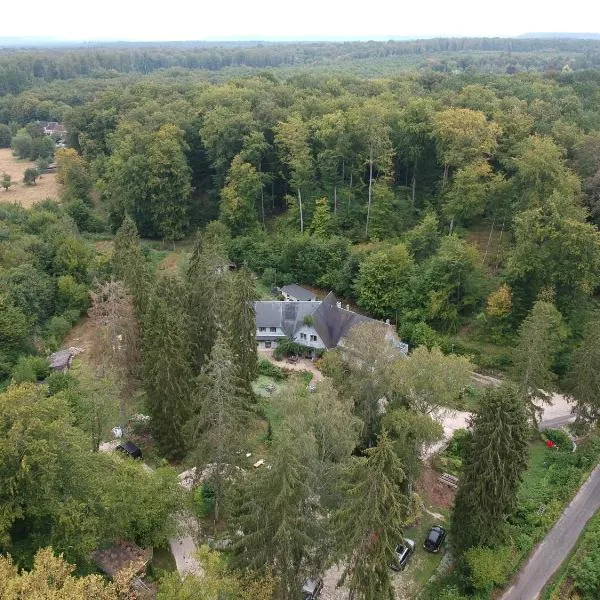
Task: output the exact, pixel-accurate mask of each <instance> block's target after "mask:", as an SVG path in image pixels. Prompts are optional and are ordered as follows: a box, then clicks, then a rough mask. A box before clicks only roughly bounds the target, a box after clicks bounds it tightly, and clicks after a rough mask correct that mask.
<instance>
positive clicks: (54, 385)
mask: <svg viewBox="0 0 600 600" xmlns="http://www.w3.org/2000/svg"><path fill="white" fill-rule="evenodd" d="M46 385H47V386H48V394H49V395H50V396H54V395H56V394H58V393H59V392H62V391H64V390H67V389H69V388H71V387H72V386H74V385H75V378H74V377H73V375H71V374H70V373H64V372H61V371H54V372H53V373H50V375H49V376H48V377H47V379H46Z"/></svg>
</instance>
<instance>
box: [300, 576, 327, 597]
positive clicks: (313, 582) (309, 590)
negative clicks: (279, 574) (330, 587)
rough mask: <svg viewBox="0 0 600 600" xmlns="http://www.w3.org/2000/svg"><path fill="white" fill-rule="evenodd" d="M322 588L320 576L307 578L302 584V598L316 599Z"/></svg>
mask: <svg viewBox="0 0 600 600" xmlns="http://www.w3.org/2000/svg"><path fill="white" fill-rule="evenodd" d="M322 589H323V580H322V579H321V578H320V577H317V578H316V579H307V580H306V581H305V582H304V585H303V586H302V599H303V600H316V599H317V598H318V597H319V594H320V593H321V590H322Z"/></svg>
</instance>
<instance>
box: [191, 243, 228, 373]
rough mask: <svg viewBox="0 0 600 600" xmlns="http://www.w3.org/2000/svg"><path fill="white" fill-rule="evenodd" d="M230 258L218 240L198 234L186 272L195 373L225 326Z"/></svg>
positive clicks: (192, 363)
mask: <svg viewBox="0 0 600 600" xmlns="http://www.w3.org/2000/svg"><path fill="white" fill-rule="evenodd" d="M227 262H228V261H227V259H226V257H225V256H224V254H223V249H222V247H221V246H220V245H219V244H218V243H217V241H213V240H211V239H209V238H207V237H205V238H204V239H203V238H202V237H200V236H199V237H198V239H197V241H196V245H195V246H194V250H193V251H192V256H191V258H190V263H189V266H188V269H187V273H186V310H187V313H188V316H189V330H188V335H189V345H190V360H191V368H192V373H193V375H194V376H196V375H198V374H199V373H200V371H201V369H202V365H204V363H205V362H206V361H207V360H208V357H209V356H210V353H211V350H212V347H213V344H214V342H215V338H216V336H217V331H218V330H219V328H220V327H221V326H222V321H223V313H224V312H226V306H227V303H226V296H227V288H228V285H227V282H228V279H229V277H230V274H229V272H228V270H227V268H226V265H227Z"/></svg>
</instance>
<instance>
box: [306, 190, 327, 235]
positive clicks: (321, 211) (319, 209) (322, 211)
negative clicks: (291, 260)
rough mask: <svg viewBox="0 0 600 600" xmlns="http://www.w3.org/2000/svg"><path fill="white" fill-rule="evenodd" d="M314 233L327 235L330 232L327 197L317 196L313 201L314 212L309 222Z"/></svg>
mask: <svg viewBox="0 0 600 600" xmlns="http://www.w3.org/2000/svg"><path fill="white" fill-rule="evenodd" d="M310 229H311V232H312V233H313V234H314V235H320V236H322V237H327V236H328V235H329V234H330V233H331V212H330V211H329V202H328V200H327V198H319V199H318V200H317V201H316V202H315V212H314V214H313V218H312V221H311V224H310Z"/></svg>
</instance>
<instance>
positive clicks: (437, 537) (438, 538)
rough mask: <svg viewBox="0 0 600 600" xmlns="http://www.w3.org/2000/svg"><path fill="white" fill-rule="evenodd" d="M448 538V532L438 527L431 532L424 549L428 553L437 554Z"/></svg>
mask: <svg viewBox="0 0 600 600" xmlns="http://www.w3.org/2000/svg"><path fill="white" fill-rule="evenodd" d="M445 538H446V530H445V529H444V528H443V527H442V526H441V525H436V526H435V527H432V528H431V529H430V530H429V533H428V534H427V537H426V538H425V542H424V544H423V548H425V550H427V551H428V552H437V551H438V550H439V549H440V548H441V546H442V544H443V543H444V539H445Z"/></svg>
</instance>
